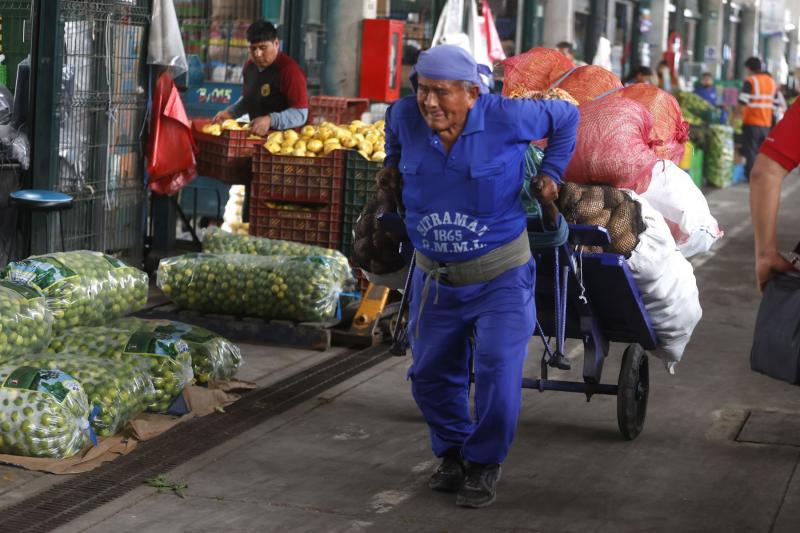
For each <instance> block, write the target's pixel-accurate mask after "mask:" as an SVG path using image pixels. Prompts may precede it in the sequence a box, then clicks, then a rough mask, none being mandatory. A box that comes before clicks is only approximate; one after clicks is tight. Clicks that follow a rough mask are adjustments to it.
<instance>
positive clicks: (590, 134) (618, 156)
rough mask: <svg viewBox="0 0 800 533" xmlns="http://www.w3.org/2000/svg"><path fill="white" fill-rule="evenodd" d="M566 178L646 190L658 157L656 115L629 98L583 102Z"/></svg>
mask: <svg viewBox="0 0 800 533" xmlns="http://www.w3.org/2000/svg"><path fill="white" fill-rule="evenodd" d="M578 109H579V110H580V115H581V121H580V125H579V127H578V135H577V139H576V144H575V152H574V153H573V155H572V160H571V161H570V163H569V165H568V166H567V169H566V171H565V173H564V179H565V180H566V181H572V182H575V183H583V184H596V185H613V186H615V187H618V188H626V189H631V190H634V191H637V192H638V191H646V190H647V187H648V185H649V184H650V178H651V176H652V172H653V167H654V166H655V164H656V161H657V160H658V157H657V156H656V154H655V152H654V150H653V146H654V143H653V141H652V140H651V138H650V136H651V132H652V129H653V116H652V115H651V114H650V112H649V111H647V109H645V108H644V107H643V106H642V105H641V104H639V103H637V102H634V101H633V100H629V99H627V98H613V99H609V98H602V99H600V100H595V101H593V102H588V103H586V104H583V105H582V106H580V107H579V108H578Z"/></svg>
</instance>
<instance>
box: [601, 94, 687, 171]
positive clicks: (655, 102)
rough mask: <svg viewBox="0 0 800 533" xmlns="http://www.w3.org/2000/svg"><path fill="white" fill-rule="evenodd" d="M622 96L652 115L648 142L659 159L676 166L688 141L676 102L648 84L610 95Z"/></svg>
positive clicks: (611, 96)
mask: <svg viewBox="0 0 800 533" xmlns="http://www.w3.org/2000/svg"><path fill="white" fill-rule="evenodd" d="M620 96H624V97H625V98H630V99H631V100H634V101H636V102H638V103H640V104H642V105H643V106H644V107H645V108H646V109H647V110H648V111H650V113H651V114H652V115H653V131H652V132H651V137H650V138H651V140H652V141H653V146H654V149H655V151H656V154H658V158H659V159H669V160H671V161H672V162H673V163H675V164H678V163H680V161H681V158H682V157H683V150H684V144H685V143H686V141H687V140H688V139H689V124H688V122H686V121H685V120H683V113H681V107H680V105H678V101H677V100H676V99H675V97H674V96H672V95H671V94H669V93H668V92H666V91H664V90H661V89H659V88H658V87H656V86H655V85H650V84H648V83H636V84H634V85H630V86H628V87H625V88H624V89H621V90H619V91H617V92H615V93H612V94H610V95H609V98H615V97H620Z"/></svg>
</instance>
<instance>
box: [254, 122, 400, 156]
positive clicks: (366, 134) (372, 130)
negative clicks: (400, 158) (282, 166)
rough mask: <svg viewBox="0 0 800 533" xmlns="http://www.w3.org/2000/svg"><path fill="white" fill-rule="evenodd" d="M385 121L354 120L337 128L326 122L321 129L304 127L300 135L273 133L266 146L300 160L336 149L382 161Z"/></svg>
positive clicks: (275, 151) (268, 148) (290, 131)
mask: <svg viewBox="0 0 800 533" xmlns="http://www.w3.org/2000/svg"><path fill="white" fill-rule="evenodd" d="M384 143H385V139H384V136H383V120H379V121H377V122H376V123H375V124H367V123H365V122H362V121H360V120H354V121H353V122H351V123H350V124H343V125H339V126H337V125H336V124H333V123H331V122H323V123H322V124H320V125H319V126H311V125H308V126H303V128H302V129H301V130H300V133H297V132H296V131H294V130H286V131H276V132H273V133H270V134H269V136H268V137H267V142H266V143H264V148H266V149H267V150H268V151H269V153H271V154H275V155H293V156H297V157H319V156H325V155H328V154H330V153H331V152H333V151H334V150H342V149H348V148H349V149H353V150H358V153H359V154H361V156H362V157H364V159H368V160H370V161H378V162H382V161H383V159H384V158H385V157H386V152H385V151H384Z"/></svg>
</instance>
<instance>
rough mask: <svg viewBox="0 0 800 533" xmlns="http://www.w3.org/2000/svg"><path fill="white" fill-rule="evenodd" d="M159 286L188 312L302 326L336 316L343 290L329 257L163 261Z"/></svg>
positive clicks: (189, 256) (208, 257)
mask: <svg viewBox="0 0 800 533" xmlns="http://www.w3.org/2000/svg"><path fill="white" fill-rule="evenodd" d="M156 282H157V284H158V287H159V288H160V289H161V290H162V291H163V292H164V294H166V295H167V296H169V298H170V299H171V300H172V301H173V302H175V303H176V304H178V305H179V306H181V307H183V308H186V309H194V310H196V311H204V312H209V313H225V314H230V315H246V316H256V317H261V318H282V319H287V320H295V321H297V322H322V321H326V320H331V319H332V318H334V317H335V315H336V308H337V304H338V302H339V295H340V294H341V291H342V287H341V283H340V280H339V275H338V273H337V270H336V268H334V266H333V262H332V261H331V260H330V259H329V258H328V257H326V256H308V257H294V256H293V257H287V256H281V255H273V256H259V255H241V254H196V253H190V254H185V255H181V256H177V257H169V258H167V259H162V260H161V263H159V265H158V276H157V281H156Z"/></svg>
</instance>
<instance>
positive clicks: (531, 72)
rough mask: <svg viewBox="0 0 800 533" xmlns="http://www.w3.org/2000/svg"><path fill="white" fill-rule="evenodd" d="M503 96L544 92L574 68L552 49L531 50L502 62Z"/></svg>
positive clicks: (567, 60) (562, 55)
mask: <svg viewBox="0 0 800 533" xmlns="http://www.w3.org/2000/svg"><path fill="white" fill-rule="evenodd" d="M503 66H504V69H505V71H504V78H503V96H510V97H514V96H517V95H518V94H519V93H522V92H525V91H544V90H546V89H549V88H550V87H551V86H552V85H553V84H554V83H555V82H556V81H558V80H559V79H560V78H561V77H562V76H563V75H564V74H566V73H567V72H568V71H569V70H570V69H572V68H573V67H574V65H573V64H572V62H571V61H570V60H569V59H567V58H566V57H565V56H564V54H562V53H561V52H559V51H558V50H554V49H552V48H541V47H540V48H531V49H530V50H528V51H527V52H524V53H522V54H518V55H515V56H512V57H509V58H508V59H506V60H505V61H503Z"/></svg>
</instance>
